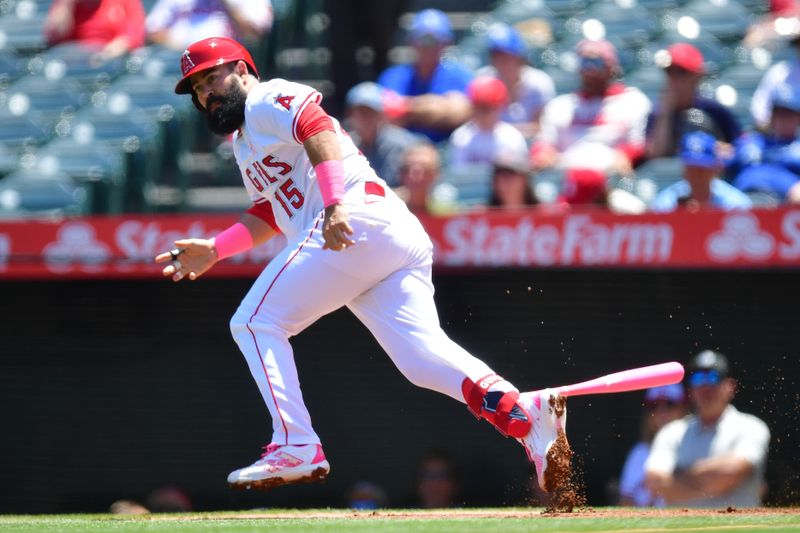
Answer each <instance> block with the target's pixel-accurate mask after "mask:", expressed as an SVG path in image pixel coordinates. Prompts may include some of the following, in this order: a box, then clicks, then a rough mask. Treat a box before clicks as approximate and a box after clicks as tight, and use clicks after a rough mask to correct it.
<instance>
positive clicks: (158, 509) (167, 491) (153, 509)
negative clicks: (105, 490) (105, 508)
mask: <svg viewBox="0 0 800 533" xmlns="http://www.w3.org/2000/svg"><path fill="white" fill-rule="evenodd" d="M193 510H194V506H193V504H192V500H191V498H189V495H188V494H187V493H186V492H185V491H184V490H182V489H180V488H178V487H176V486H174V485H167V486H164V487H159V488H157V489H154V490H152V491H151V492H150V493H148V494H147V497H146V498H145V503H144V505H143V504H141V503H138V502H136V501H133V500H117V501H115V502H114V503H112V504H111V507H110V508H109V511H110V512H111V513H112V514H129V515H138V514H148V513H188V512H191V511H193Z"/></svg>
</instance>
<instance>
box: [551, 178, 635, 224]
mask: <svg viewBox="0 0 800 533" xmlns="http://www.w3.org/2000/svg"><path fill="white" fill-rule="evenodd" d="M559 200H560V202H561V203H562V204H567V205H570V206H595V207H603V208H605V209H609V210H611V211H612V212H614V213H618V214H626V215H638V214H641V213H644V212H645V211H647V204H645V203H644V201H643V200H642V199H641V198H639V197H638V196H635V195H634V194H632V193H630V192H628V191H626V190H624V189H620V188H616V187H611V186H610V184H609V182H608V177H607V176H606V175H605V173H603V172H601V171H599V170H595V169H591V168H570V169H567V170H566V171H565V172H564V181H563V185H562V192H561V196H560V197H559Z"/></svg>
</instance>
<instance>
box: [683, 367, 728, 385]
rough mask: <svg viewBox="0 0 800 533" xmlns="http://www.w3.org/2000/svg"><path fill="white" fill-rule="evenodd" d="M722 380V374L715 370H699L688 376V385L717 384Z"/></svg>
mask: <svg viewBox="0 0 800 533" xmlns="http://www.w3.org/2000/svg"><path fill="white" fill-rule="evenodd" d="M720 382H722V376H721V375H720V373H719V372H717V371H716V370H700V371H698V372H693V373H692V375H691V376H689V386H690V387H702V386H703V385H719V384H720Z"/></svg>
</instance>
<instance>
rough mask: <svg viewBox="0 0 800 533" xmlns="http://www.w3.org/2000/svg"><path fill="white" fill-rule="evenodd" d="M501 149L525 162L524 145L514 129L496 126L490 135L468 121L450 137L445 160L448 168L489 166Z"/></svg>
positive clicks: (517, 131)
mask: <svg viewBox="0 0 800 533" xmlns="http://www.w3.org/2000/svg"><path fill="white" fill-rule="evenodd" d="M499 148H502V149H503V150H504V151H508V152H510V153H513V154H520V157H522V158H523V159H524V158H525V154H526V153H527V151H528V145H527V143H526V142H525V137H523V135H522V133H520V132H519V130H518V129H517V128H515V127H514V126H512V125H511V124H508V123H506V122H498V123H497V124H496V125H495V127H494V129H493V130H492V131H485V130H482V129H480V128H479V127H478V126H477V125H476V124H475V122H473V121H469V122H467V123H466V124H462V125H461V126H459V127H458V128H457V129H456V130H455V131H454V132H453V133H452V134H451V135H450V146H449V160H450V164H451V165H473V164H488V165H491V164H492V162H493V161H494V160H495V156H496V155H497V150H498V149H499Z"/></svg>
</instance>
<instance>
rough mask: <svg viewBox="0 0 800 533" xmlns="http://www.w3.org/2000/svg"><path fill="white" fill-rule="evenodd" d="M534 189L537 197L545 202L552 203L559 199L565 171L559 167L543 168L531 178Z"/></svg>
mask: <svg viewBox="0 0 800 533" xmlns="http://www.w3.org/2000/svg"><path fill="white" fill-rule="evenodd" d="M531 184H532V186H533V191H534V193H535V194H536V198H538V199H539V201H540V202H542V203H545V204H552V203H555V202H556V201H558V195H559V194H560V193H561V188H562V187H563V185H564V171H563V170H561V169H558V168H548V169H545V170H541V171H539V172H537V173H536V175H535V176H534V177H533V178H531Z"/></svg>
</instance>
